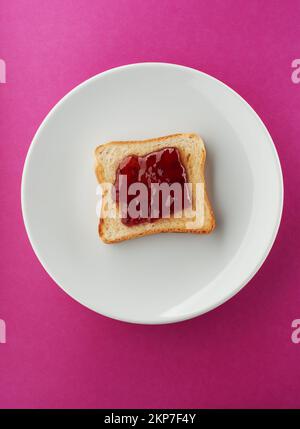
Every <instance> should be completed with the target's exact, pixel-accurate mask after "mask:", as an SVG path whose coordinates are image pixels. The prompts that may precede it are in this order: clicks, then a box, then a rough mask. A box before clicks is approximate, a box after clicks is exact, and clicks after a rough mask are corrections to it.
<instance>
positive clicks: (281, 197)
mask: <svg viewBox="0 0 300 429" xmlns="http://www.w3.org/2000/svg"><path fill="white" fill-rule="evenodd" d="M145 66H146V67H147V66H159V67H161V66H163V67H171V68H177V69H181V70H186V71H189V72H192V73H195V74H200V75H202V76H204V77H206V78H208V79H211V80H213V81H216V83H217V84H221V85H222V86H224V87H226V88H227V90H229V91H230V92H231V93H232V94H233V95H234V96H235V97H236V98H238V99H239V100H240V101H241V102H242V103H243V104H244V105H245V106H246V107H247V110H248V111H249V112H250V113H251V114H252V115H254V116H255V119H256V120H258V122H259V123H260V125H261V126H262V130H263V131H264V133H265V134H266V136H267V138H268V140H269V143H270V146H271V147H272V152H273V155H274V156H275V163H274V165H276V173H277V175H278V179H279V183H278V184H279V188H278V191H279V206H278V213H277V215H276V224H275V225H274V227H273V233H272V236H271V237H270V240H269V244H268V246H266V248H265V251H264V253H263V256H262V257H261V260H260V261H259V262H258V263H257V264H256V265H255V267H253V268H252V269H251V270H250V271H251V272H250V274H249V275H248V276H247V277H246V279H244V281H242V282H241V283H240V284H239V287H238V288H235V289H234V290H233V291H230V293H228V294H226V296H224V297H223V299H220V300H218V301H217V302H215V303H214V304H213V305H210V306H208V307H206V309H205V310H199V311H194V312H190V313H188V314H185V315H182V316H181V317H178V316H177V317H174V316H173V317H171V318H170V319H167V320H163V319H157V318H154V319H152V320H147V321H145V320H136V319H130V318H122V317H118V316H117V315H116V314H113V313H111V312H109V311H108V312H102V311H101V313H100V311H98V310H97V309H96V308H95V307H92V306H90V305H86V304H85V303H84V302H83V301H81V300H80V301H79V300H78V299H77V298H76V297H74V296H73V295H70V294H69V292H68V291H67V290H66V289H65V288H64V286H63V285H62V284H61V282H58V281H57V280H56V279H55V278H54V276H53V275H52V273H51V270H49V269H48V267H47V262H46V261H44V260H43V258H42V257H41V256H40V255H39V251H38V246H37V245H36V243H35V242H34V239H33V237H32V236H31V233H30V226H29V221H28V218H27V215H26V208H25V205H26V203H25V199H26V196H25V182H26V177H27V171H28V168H29V163H30V158H31V155H32V153H33V150H34V147H35V145H36V144H37V140H38V138H39V136H40V134H41V133H42V131H43V129H44V127H45V126H46V125H47V122H48V120H49V119H50V117H51V116H52V115H53V114H54V113H55V112H56V110H57V109H59V108H60V106H61V105H62V104H63V103H64V102H65V100H67V99H68V98H69V97H72V95H73V94H75V93H76V92H77V91H80V90H81V89H82V88H83V87H84V86H85V85H88V84H90V83H91V82H92V81H93V80H97V79H99V78H103V77H105V76H106V75H110V74H113V73H115V72H117V71H120V70H123V69H130V68H137V67H145ZM283 206H284V180H283V173H282V168H281V163H280V159H279V155H278V152H277V149H276V146H275V143H274V141H273V139H272V137H271V135H270V133H269V130H268V128H267V126H266V125H265V123H264V122H263V120H262V119H261V118H260V116H259V115H258V113H257V112H256V111H255V109H254V108H253V107H252V106H251V105H250V104H249V103H248V102H247V101H246V100H245V99H244V98H243V97H242V96H241V95H240V94H238V93H237V92H236V91H235V90H234V89H233V88H231V87H230V86H229V85H227V84H226V83H224V82H223V81H222V80H220V79H218V78H216V77H214V76H212V75H210V74H208V73H205V72H203V71H201V70H197V69H195V68H193V67H189V66H184V65H181V64H176V63H169V62H156V61H154V62H151V61H146V62H138V63H130V64H125V65H121V66H118V67H113V68H110V69H108V70H105V71H103V72H100V73H97V74H96V75H93V76H91V77H90V78H88V79H86V80H84V81H83V82H81V83H80V84H78V85H76V86H75V87H73V88H72V89H71V90H70V91H68V92H67V94H65V95H64V96H63V97H62V98H61V99H60V100H59V101H58V102H57V103H56V104H55V105H54V106H53V107H52V108H51V109H50V111H49V112H48V113H47V115H46V116H45V117H44V118H43V120H42V122H41V123H40V125H39V127H38V128H37V130H36V132H35V134H34V136H33V138H32V140H31V143H30V145H29V148H28V151H27V154H26V157H25V161H24V165H23V171H22V178H21V212H22V218H23V223H24V226H25V230H26V234H27V237H28V240H29V242H30V245H31V247H32V249H33V251H34V253H35V256H36V257H37V259H38V261H39V263H40V264H41V265H42V267H43V268H44V270H45V271H46V273H47V274H48V275H49V276H50V278H51V279H52V280H53V281H54V282H55V284H56V285H58V286H59V287H60V288H61V289H62V290H63V291H64V292H65V293H66V294H67V295H68V297H70V298H72V299H73V300H74V301H76V302H78V303H79V304H81V305H83V306H84V307H86V308H88V309H89V310H92V311H94V312H96V313H97V314H100V315H102V316H105V317H109V318H111V319H114V320H118V321H122V322H127V323H131V324H143V325H164V324H171V323H177V322H182V321H185V320H189V319H193V318H195V317H197V316H200V315H203V314H205V313H208V312H209V311H211V310H213V309H215V308H217V307H219V306H220V305H222V304H224V303H225V302H227V301H229V300H230V299H231V298H232V297H233V296H235V295H236V294H237V293H238V292H240V290H241V289H243V287H244V286H246V285H247V284H248V283H249V282H250V280H251V279H252V278H253V277H254V276H255V275H256V273H257V272H258V271H259V269H260V268H261V267H262V265H263V264H264V262H265V260H266V259H267V257H268V255H269V253H270V251H271V249H272V247H273V245H274V242H275V240H276V237H277V234H278V231H279V227H280V224H281V220H282V213H283Z"/></svg>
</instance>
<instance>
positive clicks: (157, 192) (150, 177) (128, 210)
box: [115, 147, 191, 226]
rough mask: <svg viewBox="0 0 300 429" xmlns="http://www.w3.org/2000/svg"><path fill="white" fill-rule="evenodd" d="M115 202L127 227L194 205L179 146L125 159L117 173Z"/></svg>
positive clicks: (167, 215) (151, 220)
mask: <svg viewBox="0 0 300 429" xmlns="http://www.w3.org/2000/svg"><path fill="white" fill-rule="evenodd" d="M162 189H165V192H164V191H162ZM115 201H116V202H117V203H118V204H119V205H120V209H121V216H122V219H121V220H122V223H123V224H124V225H127V226H133V225H138V224H140V223H144V222H153V221H155V220H157V219H159V218H162V217H164V218H167V217H171V216H172V215H173V214H174V213H176V212H178V211H179V210H180V211H181V212H182V210H183V209H184V208H186V207H188V206H190V205H191V199H190V192H189V188H188V185H187V174H186V171H185V168H184V166H183V164H182V163H181V160H180V154H179V151H178V149H176V148H173V147H168V148H164V149H162V150H159V151H157V152H151V153H149V154H147V155H145V156H137V155H131V156H127V157H126V158H124V159H123V160H122V161H121V163H120V164H119V166H118V169H117V172H116V181H115Z"/></svg>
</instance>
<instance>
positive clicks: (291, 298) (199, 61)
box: [0, 0, 300, 408]
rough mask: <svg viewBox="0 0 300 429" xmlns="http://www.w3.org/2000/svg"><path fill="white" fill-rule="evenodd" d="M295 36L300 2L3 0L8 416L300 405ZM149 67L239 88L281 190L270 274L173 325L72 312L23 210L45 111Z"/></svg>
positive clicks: (0, 101)
mask: <svg viewBox="0 0 300 429" xmlns="http://www.w3.org/2000/svg"><path fill="white" fill-rule="evenodd" d="M299 22H300V2H299V0H287V1H275V0H273V1H270V0H269V1H264V2H262V1H260V0H252V1H251V2H248V1H244V0H238V1H233V0H227V1H224V0H220V1H208V0H207V1H193V0H180V1H171V0H147V1H143V0H127V1H126V0H122V1H121V0H99V1H92V0H90V1H87V0H77V1H71V0H51V1H50V0H48V1H45V0H43V1H41V0H26V1H25V0H22V1H21V0H19V1H15V0H14V1H12V0H5V1H4V0H0V58H3V59H4V60H5V61H6V64H7V83H6V84H1V85H0V143H1V166H0V179H1V191H0V192H1V199H0V201H1V222H0V229H1V231H0V236H1V258H0V264H1V274H0V275H1V286H0V318H1V319H4V320H5V321H6V324H7V343H6V344H0V406H1V407H100V408H102V407H210V408H213V407H299V406H300V365H299V362H300V344H293V343H292V341H291V333H292V328H291V322H292V320H293V319H296V318H300V263H299V250H300V249H299V246H300V223H299V213H300V199H299V185H300V183H299V177H300V175H299V161H300V146H299V145H300V141H299V123H300V84H298V85H296V84H293V83H292V81H291V73H292V69H291V62H292V60H293V59H295V58H299V57H300V45H299V40H300V25H299ZM140 61H164V62H174V63H179V64H183V65H187V66H191V67H194V68H197V69H199V70H202V71H204V72H206V73H210V74H212V75H213V76H215V77H217V78H219V79H221V80H223V81H224V82H225V83H227V84H229V85H230V86H232V87H233V88H234V89H235V90H236V91H238V92H239V93H240V94H241V95H242V96H243V97H244V98H245V99H246V100H247V101H248V102H249V103H250V104H251V105H252V106H253V107H254V109H255V110H256V111H257V112H258V114H259V115H261V117H262V119H263V120H264V122H265V124H266V125H267V127H268V128H269V130H270V132H271V135H272V136H273V138H274V141H275V144H276V147H277V150H278V153H279V156H280V159H281V163H282V168H283V174H284V179H285V209H284V214H283V220H282V224H281V228H280V231H279V235H278V238H277V240H276V243H275V245H274V247H273V249H272V251H271V254H270V256H269V257H268V259H267V261H266V263H265V264H264V266H263V267H262V269H261V270H260V271H259V273H258V274H257V275H256V276H255V278H254V279H253V280H252V281H251V282H250V283H249V284H248V285H247V286H246V287H245V288H244V289H243V290H242V291H241V292H240V293H239V294H238V295H237V296H235V297H234V298H233V299H231V300H230V301H229V302H227V303H226V304H224V305H223V306H221V307H219V308H217V309H216V310H214V311H212V312H210V313H209V314H206V315H204V316H201V317H198V318H196V319H194V320H190V321H187V322H184V323H180V324H176V325H166V326H138V325H130V324H126V323H122V322H117V321H114V320H110V319H108V318H105V317H102V316H100V315H97V314H96V313H93V312H92V311H90V310H88V309H86V308H84V307H83V306H81V305H80V304H78V303H76V302H75V301H73V300H72V299H71V298H69V297H68V296H67V295H66V294H65V293H64V292H63V291H62V290H61V289H60V288H59V287H58V286H56V285H55V283H54V282H53V281H52V280H51V279H50V278H49V276H48V275H47V273H46V272H45V271H44V270H43V268H42V267H41V265H40V264H39V262H38V260H37V259H36V257H35V255H34V253H33V251H32V249H31V247H30V244H29V242H28V239H27V236H26V233H25V230H24V226H23V222H22V215H21V211H20V183H21V173H22V168H23V163H24V159H25V156H26V153H27V150H28V148H29V145H30V142H31V139H32V138H33V135H34V133H35V131H36V129H37V127H38V126H39V124H40V123H41V121H42V120H43V118H44V117H45V115H46V114H47V113H48V111H49V110H50V109H51V108H52V106H53V105H54V104H55V103H57V101H58V100H59V99H60V98H61V97H62V96H63V95H65V94H66V93H67V92H68V91H69V90H71V89H72V88H73V87H74V86H76V85H77V84H79V83H80V82H82V81H83V80H85V79H87V78H89V77H91V76H93V75H94V74H97V73H99V72H102V71H104V70H107V69H109V68H111V67H115V66H119V65H122V64H127V63H133V62H140ZM258 245H259V243H258Z"/></svg>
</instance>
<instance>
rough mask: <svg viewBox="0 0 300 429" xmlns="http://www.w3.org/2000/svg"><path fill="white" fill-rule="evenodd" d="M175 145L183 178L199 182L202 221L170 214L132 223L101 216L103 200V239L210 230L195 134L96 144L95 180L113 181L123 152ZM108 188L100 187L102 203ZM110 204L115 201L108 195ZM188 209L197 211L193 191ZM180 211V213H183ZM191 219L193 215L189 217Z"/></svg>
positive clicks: (212, 224) (199, 141) (203, 153)
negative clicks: (183, 173)
mask: <svg viewBox="0 0 300 429" xmlns="http://www.w3.org/2000/svg"><path fill="white" fill-rule="evenodd" d="M170 147H172V148H176V149H177V150H178V152H179V154H180V160H181V163H182V165H183V166H184V168H185V170H186V174H187V181H188V182H190V183H192V187H193V189H194V186H195V185H196V184H197V183H200V184H202V186H203V188H202V189H203V193H202V195H203V204H202V207H203V209H202V212H203V213H202V218H201V219H202V221H201V224H199V222H193V221H191V217H185V216H184V215H183V216H182V217H180V218H175V217H174V216H173V217H170V218H161V219H157V220H155V221H154V222H144V223H140V224H137V225H134V226H127V225H124V224H123V223H122V220H121V218H120V217H118V216H117V217H114V218H112V217H107V216H103V204H102V208H101V214H100V222H99V235H100V237H101V239H102V240H103V241H104V242H105V243H116V242H119V241H123V240H129V239H132V238H136V237H142V236H145V235H149V234H156V233H160V232H192V233H197V234H206V233H209V232H211V231H213V229H214V227H215V218H214V214H213V210H212V207H211V205H210V202H209V199H208V196H207V192H206V186H205V179H204V166H205V157H206V151H205V146H204V143H203V141H202V139H201V138H200V137H199V136H198V135H197V134H174V135H169V136H165V137H159V138H154V139H149V140H141V141H113V142H109V143H106V144H103V145H100V146H98V147H97V148H96V150H95V160H96V161H95V172H96V176H97V179H98V182H99V183H100V184H102V185H103V186H104V184H105V183H109V184H114V183H115V180H116V172H117V169H118V166H119V164H120V162H121V161H122V160H123V159H124V158H126V157H127V156H131V155H137V156H145V155H147V154H149V153H151V152H155V151H159V150H162V149H164V148H170ZM108 194H110V192H109V191H108V190H107V189H105V188H104V187H103V189H102V203H103V201H104V198H110V195H108ZM110 204H112V205H115V208H116V209H117V208H118V207H117V203H116V202H115V201H114V200H113V199H111V201H110ZM192 206H193V207H192V209H193V211H194V214H195V215H198V214H197V207H198V205H197V202H196V197H195V192H193V193H192ZM183 214H184V213H183ZM193 219H195V216H194V217H193V218H192V220H193Z"/></svg>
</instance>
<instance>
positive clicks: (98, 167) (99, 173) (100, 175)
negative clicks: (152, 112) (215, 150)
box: [94, 133, 216, 244]
mask: <svg viewBox="0 0 300 429" xmlns="http://www.w3.org/2000/svg"><path fill="white" fill-rule="evenodd" d="M173 138H182V139H185V138H187V139H194V138H197V139H199V136H198V134H196V133H177V134H170V135H167V136H162V137H157V138H150V139H145V140H127V141H110V142H108V143H105V144H102V145H99V146H97V148H96V149H95V151H94V155H95V174H96V177H97V180H98V182H99V183H100V184H101V183H104V182H106V181H107V180H106V177H105V173H104V164H103V162H100V161H99V155H101V153H102V152H103V151H104V150H105V149H106V148H108V147H118V146H119V145H122V146H123V147H124V145H132V144H135V145H141V147H142V145H144V144H145V143H160V142H164V141H166V140H170V139H173ZM200 140H201V139H200ZM201 141H202V140H201ZM202 143H203V141H202ZM168 146H169V147H172V143H170V145H168ZM178 150H179V153H180V149H178ZM150 152H151V151H149V153H150ZM133 154H134V153H132V155H133ZM205 160H206V150H205V146H204V143H203V148H202V156H201V161H200V165H199V169H200V174H201V178H202V181H203V183H204V185H205V179H204V168H205ZM102 197H103V194H102ZM204 202H205V207H206V209H207V210H208V216H206V217H208V218H209V224H208V226H207V227H205V228H201V229H192V228H184V229H183V228H182V227H176V226H174V227H168V228H167V229H166V228H165V227H164V226H163V225H164V219H159V220H158V221H159V222H160V223H161V227H160V228H156V229H155V230H154V231H153V230H151V229H148V230H147V229H142V230H141V231H138V232H136V231H134V230H133V229H132V228H133V227H127V228H128V232H129V234H128V235H127V236H126V237H125V238H124V237H115V238H107V234H106V233H105V219H104V218H103V217H102V210H101V215H100V220H99V225H98V232H99V236H100V238H101V239H102V241H103V242H104V243H106V244H112V243H119V242H121V241H125V240H131V239H134V238H139V237H145V236H147V235H153V234H158V233H167V232H175V233H192V234H209V233H210V232H212V231H213V230H214V229H215V226H216V221H215V216H214V212H213V209H212V206H211V204H210V201H209V198H208V195H207V192H206V186H205V193H204ZM158 221H157V222H158ZM142 225H144V224H142Z"/></svg>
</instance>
